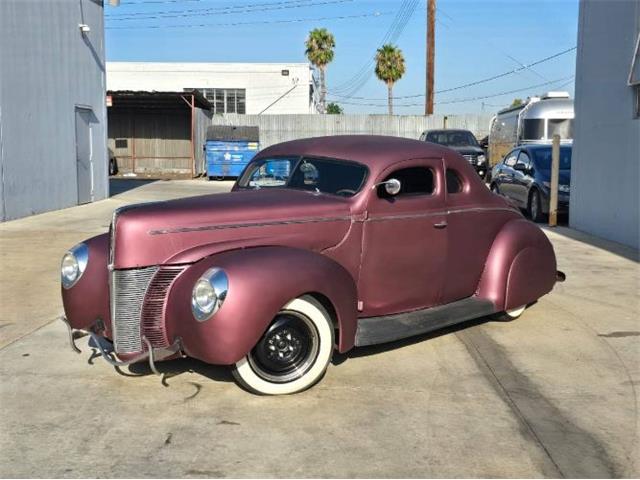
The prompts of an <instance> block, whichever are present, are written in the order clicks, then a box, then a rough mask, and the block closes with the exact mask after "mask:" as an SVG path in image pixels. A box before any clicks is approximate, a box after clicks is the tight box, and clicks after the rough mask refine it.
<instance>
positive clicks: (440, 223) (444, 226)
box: [433, 222, 447, 228]
mask: <svg viewBox="0 0 640 480" xmlns="http://www.w3.org/2000/svg"><path fill="white" fill-rule="evenodd" d="M446 226H447V222H438V223H434V224H433V228H446Z"/></svg>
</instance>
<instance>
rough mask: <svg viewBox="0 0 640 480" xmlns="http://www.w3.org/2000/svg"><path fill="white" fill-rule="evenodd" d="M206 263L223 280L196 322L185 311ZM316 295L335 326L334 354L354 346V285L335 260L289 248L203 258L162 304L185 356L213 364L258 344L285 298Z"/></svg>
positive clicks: (234, 358) (231, 359) (238, 356)
mask: <svg viewBox="0 0 640 480" xmlns="http://www.w3.org/2000/svg"><path fill="white" fill-rule="evenodd" d="M211 267H219V268H222V269H223V270H224V271H225V272H226V274H227V276H228V278H229V291H228V294H227V297H226V299H225V302H224V304H223V305H222V307H221V308H220V310H219V311H218V312H216V313H215V314H214V315H213V317H211V318H210V319H208V320H206V321H204V322H198V321H197V320H195V318H194V317H193V314H192V312H191V291H192V289H193V286H194V284H195V282H196V281H197V279H198V278H199V277H200V275H202V274H203V273H204V272H205V271H206V270H207V269H209V268H211ZM309 293H311V294H318V295H319V296H320V299H321V300H325V299H326V300H328V301H329V302H330V303H331V307H332V308H329V310H333V312H329V313H335V317H336V318H335V321H336V322H337V326H338V328H339V331H340V334H339V345H338V349H339V351H340V352H344V351H346V350H349V349H350V348H352V347H353V345H354V340H355V330H356V322H357V308H356V304H357V300H356V298H357V295H356V286H355V283H354V281H353V278H352V277H351V275H350V274H349V273H348V272H347V271H346V270H345V269H344V268H343V267H342V266H341V265H340V264H338V263H336V262H335V261H333V260H331V259H330V258H327V257H326V256H323V255H321V254H318V253H314V252H311V251H308V250H302V249H296V248H290V247H277V246H273V247H256V248H248V249H241V250H233V251H228V252H223V253H219V254H216V255H213V256H210V257H207V258H204V259H202V260H200V261H198V262H197V263H195V264H193V265H191V266H189V267H188V268H187V269H186V270H185V271H184V272H183V273H182V274H181V275H180V276H179V277H178V278H177V279H176V281H175V283H174V285H173V286H172V288H171V291H170V293H169V299H168V301H167V307H166V322H167V333H168V336H169V338H170V339H172V340H173V339H174V338H176V337H180V338H181V339H182V343H183V346H184V349H185V352H186V353H187V355H189V356H191V357H194V358H198V359H200V360H203V361H205V362H208V363H213V364H226V365H229V364H233V363H235V362H237V361H238V360H240V359H241V358H242V357H244V356H245V355H246V354H247V353H249V351H250V350H251V349H252V348H253V347H254V346H255V344H256V343H257V342H258V340H259V339H260V337H261V336H262V334H263V333H264V331H265V330H266V328H267V326H268V325H269V323H270V322H271V320H272V319H273V318H274V317H275V315H276V314H277V313H278V311H279V310H280V309H281V308H282V306H283V305H285V304H286V303H287V302H289V301H290V300H292V299H294V298H296V297H300V296H301V295H304V294H309Z"/></svg>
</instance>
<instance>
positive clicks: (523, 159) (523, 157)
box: [518, 152, 531, 168]
mask: <svg viewBox="0 0 640 480" xmlns="http://www.w3.org/2000/svg"><path fill="white" fill-rule="evenodd" d="M518 164H520V165H523V166H524V167H525V168H529V167H530V166H531V159H530V158H529V155H527V154H526V153H525V152H520V155H518Z"/></svg>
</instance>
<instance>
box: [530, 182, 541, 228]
mask: <svg viewBox="0 0 640 480" xmlns="http://www.w3.org/2000/svg"><path fill="white" fill-rule="evenodd" d="M527 213H528V214H529V218H530V219H531V220H533V221H534V222H536V223H539V222H542V220H544V214H543V213H542V200H541V199H540V192H539V191H538V190H537V189H536V188H534V189H533V190H531V193H530V194H529V202H528V203H527Z"/></svg>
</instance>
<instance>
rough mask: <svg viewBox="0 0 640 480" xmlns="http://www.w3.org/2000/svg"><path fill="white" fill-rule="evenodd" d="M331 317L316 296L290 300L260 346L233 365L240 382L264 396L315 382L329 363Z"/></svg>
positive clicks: (331, 339)
mask: <svg viewBox="0 0 640 480" xmlns="http://www.w3.org/2000/svg"><path fill="white" fill-rule="evenodd" d="M333 345H334V333H333V324H332V322H331V317H330V316H329V314H328V313H327V311H326V310H325V309H324V307H323V306H322V305H321V304H320V303H319V302H318V301H316V300H315V299H314V298H313V297H310V296H303V297H300V298H296V299H294V300H291V301H290V302H289V303H287V304H286V305H285V306H284V307H283V308H282V310H280V312H278V314H277V315H276V317H275V318H274V319H273V321H272V322H271V324H270V325H269V327H268V328H267V331H266V332H265V333H264V335H263V336H262V337H261V338H260V340H259V341H258V343H257V345H256V346H255V347H254V348H253V349H252V350H251V351H250V352H249V354H248V355H246V356H245V357H244V358H242V359H241V360H240V361H239V362H238V363H236V364H235V366H234V367H233V376H234V377H235V379H236V381H237V382H238V383H239V384H240V385H241V386H242V387H244V388H246V389H247V390H249V391H251V392H253V393H258V394H261V395H285V394H290V393H297V392H300V391H302V390H305V389H307V388H309V387H311V386H312V385H313V384H315V383H316V382H317V381H318V380H320V378H321V377H322V375H323V374H324V372H325V371H326V369H327V367H328V366H329V362H330V361H331V356H332V354H333Z"/></svg>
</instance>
